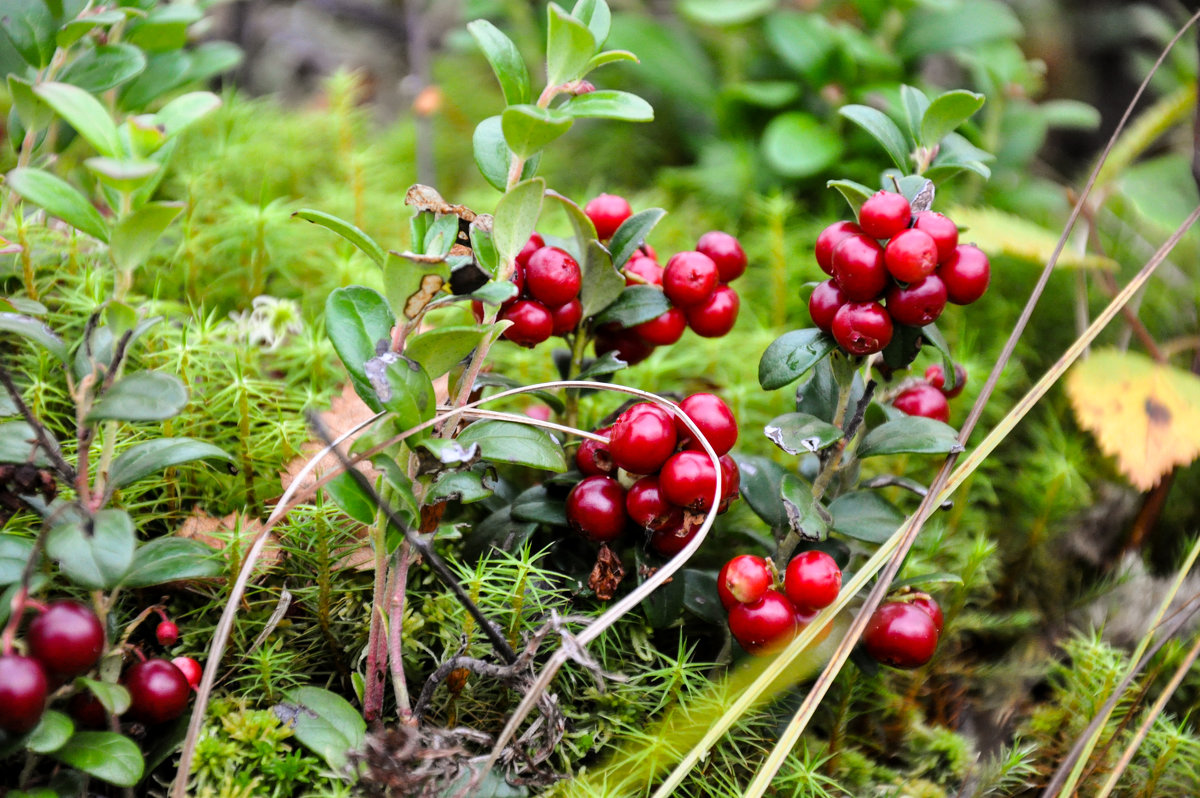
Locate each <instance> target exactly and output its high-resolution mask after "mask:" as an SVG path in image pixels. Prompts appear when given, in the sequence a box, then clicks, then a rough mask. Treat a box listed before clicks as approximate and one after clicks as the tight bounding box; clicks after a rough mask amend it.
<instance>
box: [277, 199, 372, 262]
mask: <svg viewBox="0 0 1200 798" xmlns="http://www.w3.org/2000/svg"><path fill="white" fill-rule="evenodd" d="M292 216H294V217H295V216H299V217H300V218H301V219H304V220H305V221H307V222H312V223H313V224H318V225H320V226H321V227H324V228H325V229H327V230H332V231H333V232H335V233H337V234H338V235H340V236H341V237H342V238H344V239H346V240H347V241H349V242H350V243H351V244H353V245H354V246H356V247H358V249H359V250H360V251H361V252H363V253H364V254H365V255H366V256H367V257H368V258H370V259H371V260H373V261H375V265H376V266H382V265H383V259H384V251H383V247H381V246H379V244H377V243H375V239H373V238H371V237H370V236H369V235H367V234H366V233H364V232H363V231H362V230H359V229H358V228H357V227H355V226H354V225H353V224H351V223H350V222H347V221H346V220H345V219H339V218H338V217H336V216H334V215H333V214H329V213H325V212H324V211H318V210H313V209H312V208H301V209H300V210H298V211H296V212H295V213H293V214H292Z"/></svg>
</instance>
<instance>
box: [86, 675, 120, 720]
mask: <svg viewBox="0 0 1200 798" xmlns="http://www.w3.org/2000/svg"><path fill="white" fill-rule="evenodd" d="M75 686H76V687H81V688H86V689H87V690H89V691H91V693H92V695H94V696H96V700H97V701H99V702H100V704H101V705H102V706H103V707H104V708H105V709H106V710H107V711H108V713H109V714H110V715H121V714H124V713H125V712H126V711H128V709H129V704H130V696H129V691H128V690H126V689H125V688H124V687H122V686H121V685H119V684H113V683H112V682H102V681H99V680H97V679H89V678H87V677H86V676H80V677H79V678H77V679H76V680H75Z"/></svg>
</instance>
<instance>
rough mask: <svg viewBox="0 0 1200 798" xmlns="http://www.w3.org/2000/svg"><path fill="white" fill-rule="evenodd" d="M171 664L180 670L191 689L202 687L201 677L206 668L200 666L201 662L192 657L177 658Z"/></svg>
mask: <svg viewBox="0 0 1200 798" xmlns="http://www.w3.org/2000/svg"><path fill="white" fill-rule="evenodd" d="M171 664H172V665H174V666H175V667H176V668H179V672H180V673H182V674H183V678H185V679H187V683H188V686H189V687H191V688H192V689H193V690H195V689H197V688H198V687H199V686H200V677H201V676H203V675H204V668H203V667H201V666H200V663H199V662H196V660H194V659H192V658H191V657H176V658H175V659H173V660H171Z"/></svg>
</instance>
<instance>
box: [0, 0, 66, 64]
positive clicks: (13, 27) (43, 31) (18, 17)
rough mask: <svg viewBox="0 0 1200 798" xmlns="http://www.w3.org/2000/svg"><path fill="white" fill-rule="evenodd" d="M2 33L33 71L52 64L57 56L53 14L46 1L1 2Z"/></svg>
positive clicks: (20, 0)
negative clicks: (55, 53)
mask: <svg viewBox="0 0 1200 798" xmlns="http://www.w3.org/2000/svg"><path fill="white" fill-rule="evenodd" d="M0 20H3V24H0V34H2V35H3V36H4V37H5V38H6V39H8V41H9V43H10V44H11V45H12V48H13V49H14V50H16V51H17V53H18V54H19V55H20V56H21V58H23V59H24V60H25V63H27V64H29V66H31V67H33V68H34V69H42V68H44V67H46V66H47V65H49V63H50V59H51V58H53V57H54V50H55V29H56V27H57V26H56V24H55V21H54V15H53V14H51V13H50V8H49V7H48V6H47V4H46V3H45V2H44V0H0Z"/></svg>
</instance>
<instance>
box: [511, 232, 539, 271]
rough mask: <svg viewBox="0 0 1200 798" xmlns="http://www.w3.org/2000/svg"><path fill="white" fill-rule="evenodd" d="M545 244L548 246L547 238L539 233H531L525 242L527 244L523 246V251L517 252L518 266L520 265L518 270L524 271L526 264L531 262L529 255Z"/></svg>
mask: <svg viewBox="0 0 1200 798" xmlns="http://www.w3.org/2000/svg"><path fill="white" fill-rule="evenodd" d="M544 246H546V239H544V238H542V237H541V235H539V234H538V233H534V234H533V235H531V236H530V237H529V240H528V241H526V242H525V246H523V247H521V251H520V252H518V253H517V266H518V267H520V268H519V269H518V271H523V270H524V268H525V264H526V263H528V262H529V256H530V255H532V254H533V253H535V252H537V251H538V250H539V249H541V248H542V247H544Z"/></svg>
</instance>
